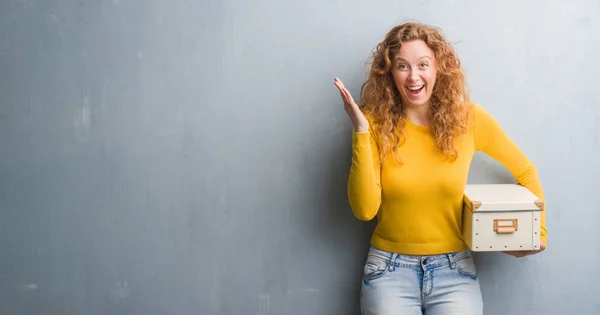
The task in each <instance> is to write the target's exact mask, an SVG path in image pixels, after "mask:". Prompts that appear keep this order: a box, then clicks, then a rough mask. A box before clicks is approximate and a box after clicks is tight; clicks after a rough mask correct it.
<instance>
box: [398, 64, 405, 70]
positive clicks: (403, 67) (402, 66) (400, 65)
mask: <svg viewBox="0 0 600 315" xmlns="http://www.w3.org/2000/svg"><path fill="white" fill-rule="evenodd" d="M398 68H400V69H406V65H405V64H403V63H401V64H399V65H398Z"/></svg>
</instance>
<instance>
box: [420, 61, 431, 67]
mask: <svg viewBox="0 0 600 315" xmlns="http://www.w3.org/2000/svg"><path fill="white" fill-rule="evenodd" d="M427 66H429V65H428V64H427V63H426V62H422V63H421V67H423V68H426V67H427Z"/></svg>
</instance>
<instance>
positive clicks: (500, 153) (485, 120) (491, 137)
mask: <svg viewBox="0 0 600 315" xmlns="http://www.w3.org/2000/svg"><path fill="white" fill-rule="evenodd" d="M475 146H476V150H478V151H482V152H484V153H486V154H487V155H489V156H490V157H492V158H494V159H495V160H497V161H498V162H500V163H501V164H502V165H504V166H505V167H506V168H507V169H508V170H509V171H510V173H511V174H512V175H513V176H514V177H515V179H516V181H517V183H518V184H520V185H522V186H525V187H527V188H528V189H529V190H530V191H531V192H533V193H534V194H535V195H537V196H538V197H539V198H540V199H542V200H545V198H544V190H543V189H542V183H541V181H540V178H539V176H538V172H537V169H536V167H535V165H533V163H532V162H531V161H530V160H529V159H528V158H527V156H525V154H524V153H523V152H522V151H521V149H520V148H519V147H518V146H517V145H516V144H515V143H514V142H513V141H512V140H511V139H510V138H509V137H508V136H507V135H506V133H505V132H504V130H503V129H502V127H501V126H500V124H499V123H498V121H496V119H495V118H494V117H493V116H492V115H491V114H490V113H489V112H487V111H486V110H485V109H483V108H481V107H480V106H478V105H476V106H475ZM540 218H541V228H540V239H541V241H542V243H543V245H544V247H545V246H546V245H547V241H548V240H547V230H546V207H544V211H542V212H541V215H540Z"/></svg>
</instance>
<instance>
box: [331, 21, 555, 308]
mask: <svg viewBox="0 0 600 315" xmlns="http://www.w3.org/2000/svg"><path fill="white" fill-rule="evenodd" d="M335 85H336V86H337V88H338V89H339V91H340V94H341V97H342V99H343V101H344V108H345V110H346V112H347V114H348V116H349V117H350V120H351V121H352V124H353V134H352V149H353V155H352V166H351V169H350V176H349V181H348V197H349V201H350V206H351V207H352V211H353V212H354V215H355V216H356V217H357V218H358V219H361V220H365V221H368V220H371V219H373V218H375V217H377V227H376V229H375V231H374V233H373V235H372V238H371V247H370V249H369V253H368V255H367V260H366V263H365V266H364V274H363V279H362V280H363V281H362V288H361V308H362V311H363V314H364V315H385V314H402V315H413V314H415V315H416V314H428V315H452V314H461V315H468V314H482V313H483V303H482V297H481V290H480V286H479V280H478V276H477V272H476V269H475V266H474V264H473V259H472V256H471V253H470V251H469V250H468V247H467V246H466V245H465V243H464V242H463V239H462V233H461V228H462V203H463V193H464V188H465V185H466V182H467V176H468V171H469V166H470V163H471V160H472V156H473V154H474V153H475V152H476V151H482V152H485V153H486V154H488V155H489V156H491V157H492V158H495V159H496V160H498V161H499V162H500V163H502V164H503V165H504V166H505V167H507V169H508V170H510V172H511V173H512V174H513V176H514V177H515V178H516V180H517V182H518V183H519V184H521V185H523V186H525V187H527V188H529V189H530V190H531V191H532V192H533V193H535V194H536V195H537V196H539V197H540V198H542V199H543V198H544V194H543V190H542V185H541V183H540V180H539V178H538V174H537V171H536V168H535V166H534V165H533V164H532V163H531V162H530V161H529V160H528V158H527V157H526V156H525V155H524V154H523V152H522V151H521V150H520V149H519V148H518V147H517V146H516V145H515V143H514V142H513V141H512V140H511V139H509V138H508V137H507V135H506V134H505V133H504V131H503V130H502V128H501V126H500V125H499V124H498V122H497V121H496V120H495V119H494V118H493V117H492V116H491V115H490V114H489V113H488V112H487V111H486V110H484V109H483V108H482V107H480V106H479V105H477V104H473V103H471V102H470V98H469V95H468V92H467V90H466V87H465V81H464V76H463V71H462V70H461V64H460V60H459V59H458V57H457V55H456V53H455V51H454V49H453V47H452V46H451V44H450V43H448V42H447V41H446V39H445V38H444V37H443V35H442V32H441V31H439V29H437V28H435V27H432V26H429V25H424V24H419V23H406V24H402V25H398V26H396V27H394V28H393V29H391V30H390V31H389V32H388V33H387V35H386V36H385V39H384V40H383V41H382V42H381V43H380V44H379V45H378V46H377V49H376V51H374V53H373V61H372V66H371V69H370V73H369V76H368V79H367V81H366V82H365V83H364V84H363V86H362V90H361V100H360V103H361V105H360V106H359V105H357V104H356V103H355V101H354V100H353V98H352V96H351V95H350V93H349V92H348V90H347V89H346V88H345V87H344V85H343V83H342V82H341V81H340V80H339V79H338V78H335ZM541 223H542V229H541V238H542V244H540V245H541V250H543V249H544V248H545V246H546V241H547V238H546V226H545V213H544V212H543V213H542V222H541ZM534 253H537V251H533V252H507V254H511V255H514V256H516V257H522V256H526V255H531V254H534Z"/></svg>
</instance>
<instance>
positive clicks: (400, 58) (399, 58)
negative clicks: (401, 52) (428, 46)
mask: <svg viewBox="0 0 600 315" xmlns="http://www.w3.org/2000/svg"><path fill="white" fill-rule="evenodd" d="M419 59H429V60H433V58H431V57H430V56H428V55H424V56H421V57H419ZM396 60H402V61H406V59H404V58H402V57H396Z"/></svg>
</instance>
